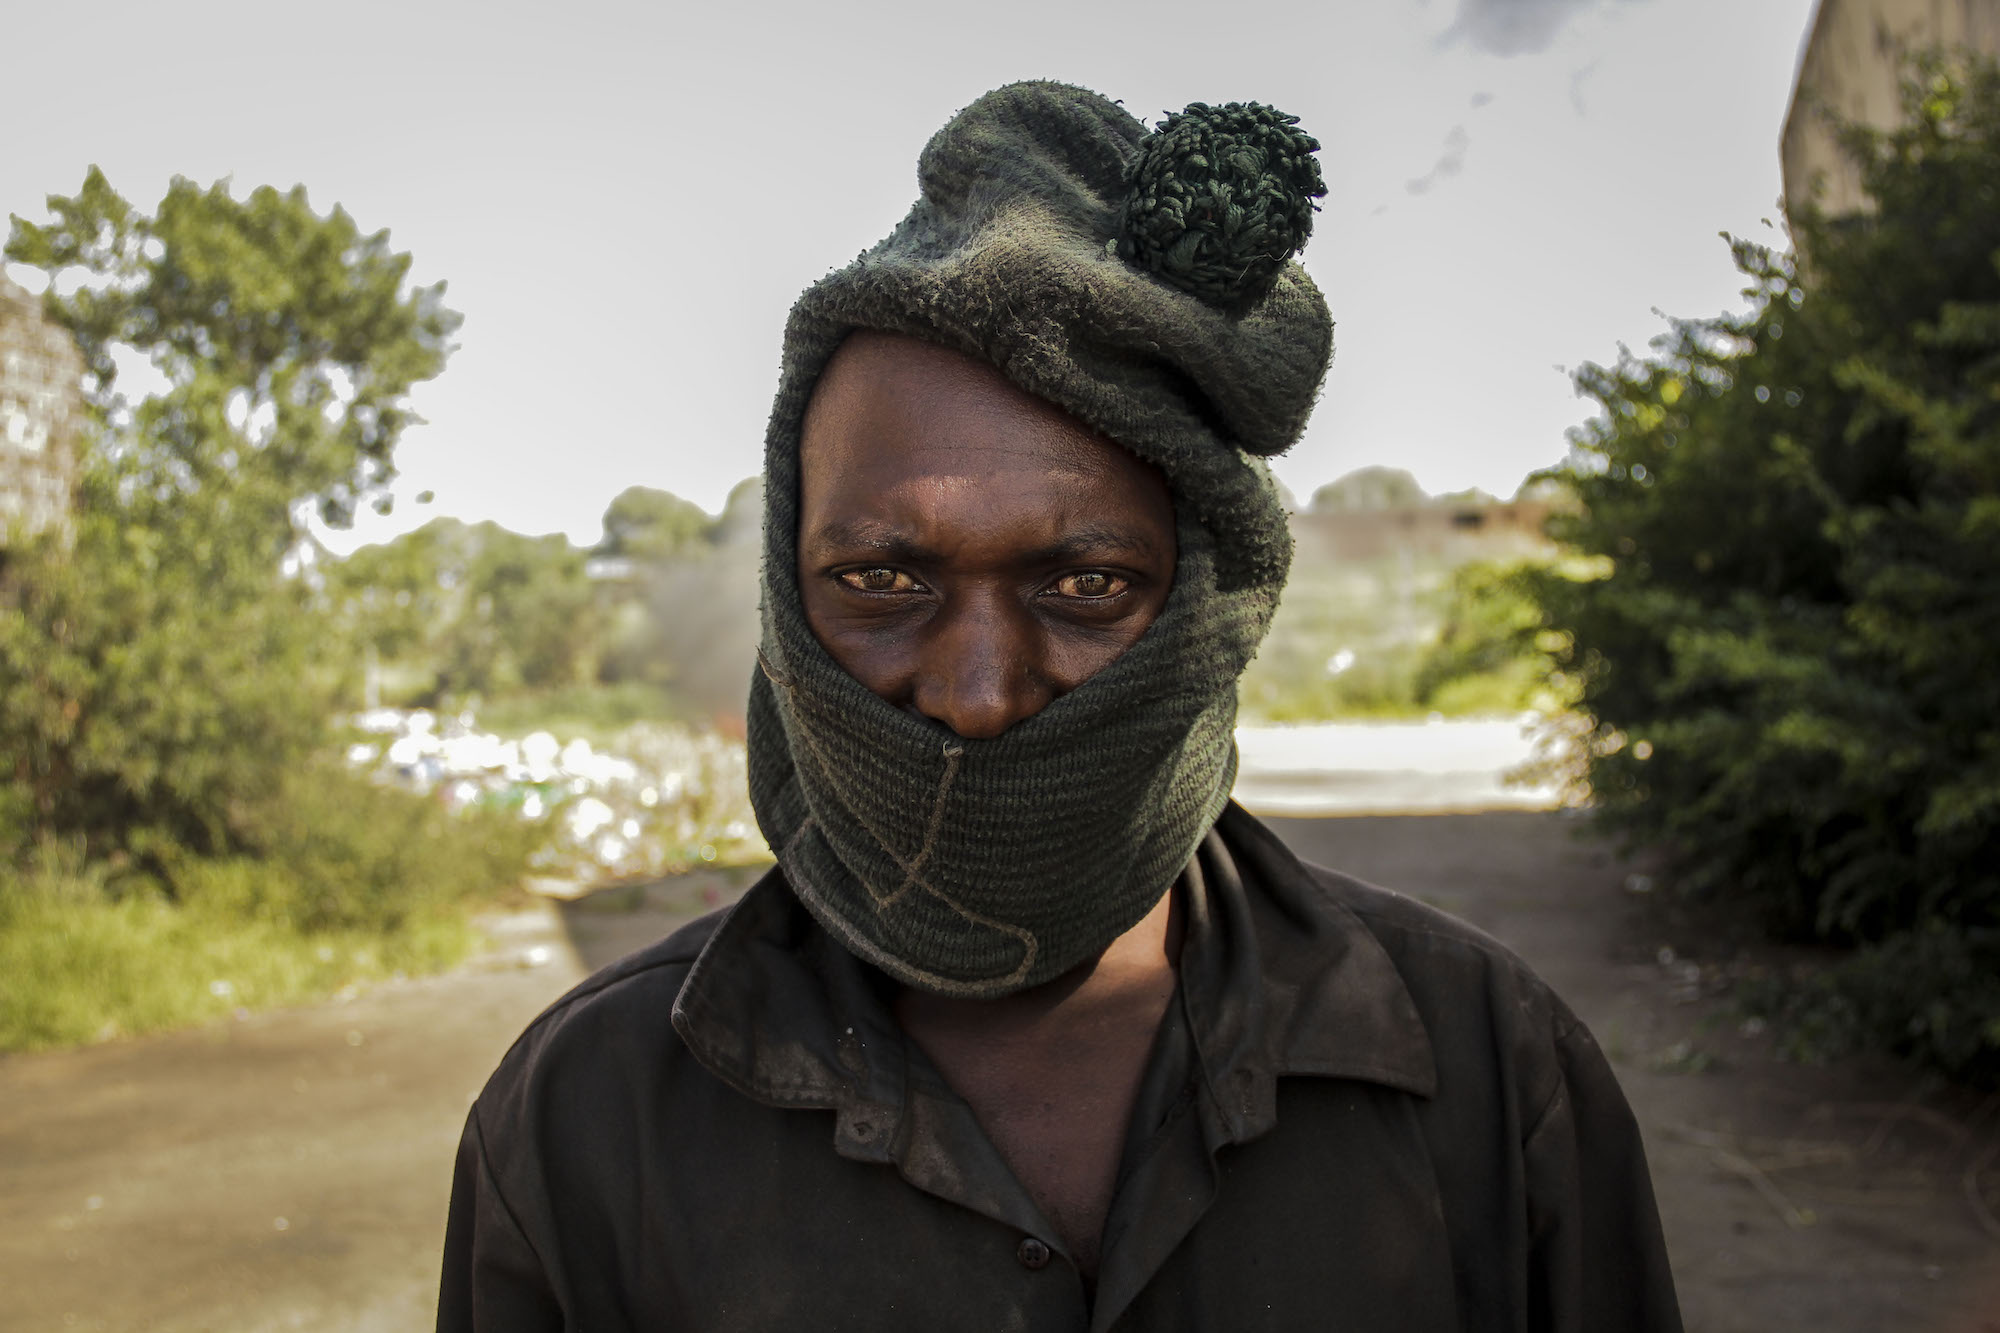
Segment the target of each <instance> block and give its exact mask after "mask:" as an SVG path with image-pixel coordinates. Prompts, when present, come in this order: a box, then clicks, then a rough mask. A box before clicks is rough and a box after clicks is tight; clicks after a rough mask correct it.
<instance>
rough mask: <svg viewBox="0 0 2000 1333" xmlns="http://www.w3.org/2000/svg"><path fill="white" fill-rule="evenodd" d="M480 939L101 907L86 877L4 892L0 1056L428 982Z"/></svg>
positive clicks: (146, 907)
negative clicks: (380, 983) (352, 988)
mask: <svg viewBox="0 0 2000 1333" xmlns="http://www.w3.org/2000/svg"><path fill="white" fill-rule="evenodd" d="M476 943H477V937H476V934H475V932H474V931H473V930H472V928H471V926H470V924H469V923H468V922H467V921H466V920H465V919H464V916H463V914H455V913H448V912H434V913H430V914H426V915H423V916H417V917H411V918H409V919H407V920H405V921H404V922H403V923H402V924H401V925H400V926H399V927H397V928H396V929H394V930H391V931H378V930H359V929H345V930H341V929H333V930H320V931H306V930H301V929H299V928H297V927H296V926H292V925H290V924H288V923H285V922H281V921H276V920H271V919H268V918H257V917H251V918H244V917H239V916H232V915H230V914H228V913H225V912H219V911H214V910H205V909H203V908H200V907H183V906H180V905H178V904H175V903H171V902H168V901H166V900H164V899H162V898H159V897H157V896H152V895H144V896H133V897H129V898H124V899H108V898H106V897H104V896H103V894H102V892H101V890H100V887H99V885H98V884H96V883H94V882H91V879H90V878H88V877H81V878H79V877H50V876H46V875H44V876H39V877H34V878H32V879H28V880H23V879H18V878H17V879H14V880H12V881H11V882H9V881H0V1050H9V1051H32V1050H41V1049H45V1048H47V1047H52V1046H71V1045H79V1044H83V1043H88V1042H95V1041H105V1040H108V1039H110V1038H113V1037H120V1036H136V1035H138V1034H140V1033H145V1032H158V1031H162V1030H165V1029H169V1028H180V1027H189V1026H193V1025H196V1024H200V1023H205V1022H208V1021H210V1020H213V1019H216V1018H220V1017H223V1016H225V1015H227V1014H230V1013H232V1012H234V1011H235V1010H237V1009H239V1008H247V1009H253V1010H254V1009H268V1008H272V1007H274V1006H278V1005H286V1004H296V1003H299V1002H301V1001H304V1000H309V999H314V998H317V997H319V996H323V995H328V994H332V993H333V992H335V991H338V990H339V989H341V988H342V987H344V986H348V985H353V984H356V983H359V982H366V981H372V980H377V979H379V978H383V977H387V976H392V975H394V974H396V973H399V972H405V973H420V972H434V971H437V970H439V969H441V968H445V967H449V966H451V965H452V964H453V963H455V962H457V961H459V960H460V959H462V958H464V957H465V956H466V954H467V953H468V952H470V950H471V949H472V948H473V946H474V945H475V944H476Z"/></svg>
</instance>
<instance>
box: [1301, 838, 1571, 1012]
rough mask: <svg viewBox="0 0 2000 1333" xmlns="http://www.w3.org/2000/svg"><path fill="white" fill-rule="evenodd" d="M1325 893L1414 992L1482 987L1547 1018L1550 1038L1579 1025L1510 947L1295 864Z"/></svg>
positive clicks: (1428, 909) (1435, 912) (1419, 906)
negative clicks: (1377, 946) (1358, 924)
mask: <svg viewBox="0 0 2000 1333" xmlns="http://www.w3.org/2000/svg"><path fill="white" fill-rule="evenodd" d="M1297 864H1298V866H1299V867H1300V869H1302V870H1303V871H1304V872H1305V873H1306V876H1307V877H1308V879H1309V880H1310V881H1311V883H1312V884H1313V886H1314V887H1315V888H1316V889H1317V890H1318V891H1319V893H1320V894H1321V895H1323V897H1324V898H1325V899H1327V900H1330V901H1331V902H1332V903H1334V904H1337V905H1338V906H1339V907H1342V908H1345V909H1346V910H1347V911H1348V912H1349V913H1351V914H1352V915H1353V916H1354V917H1355V918H1356V919H1358V920H1359V921H1360V922H1361V924H1362V926H1363V927H1365V928H1366V929H1367V931H1368V933H1369V934H1370V936H1372V937H1373V938H1374V940H1375V941H1376V943H1378V944H1380V945H1381V946H1382V948H1383V950H1384V951H1385V952H1386V953H1388V955H1389V957H1390V959H1391V961H1392V962H1394V964H1395V965H1396V969H1397V971H1398V972H1399V973H1400V974H1401V975H1402V977H1403V979H1404V982H1405V984H1407V985H1408V986H1409V987H1410V988H1411V989H1412V991H1419V990H1432V989H1436V988H1440V987H1442V988H1445V989H1447V990H1451V991H1455V992H1458V993H1460V994H1462V993H1463V992H1462V989H1461V988H1462V987H1464V986H1468V985H1470V986H1478V987H1480V988H1481V989H1483V990H1485V991H1487V992H1488V993H1489V994H1497V993H1499V992H1506V993H1507V994H1508V995H1510V996H1511V997H1512V998H1513V1001H1514V1003H1515V1004H1519V1005H1523V1006H1524V1007H1525V1009H1526V1010H1528V1011H1540V1012H1542V1013H1543V1014H1545V1015H1546V1019H1547V1022H1548V1024H1549V1030H1550V1032H1551V1035H1552V1036H1554V1038H1555V1039H1556V1040H1557V1041H1558V1042H1562V1041H1566V1040H1568V1039H1569V1038H1570V1037H1571V1036H1572V1034H1573V1033H1574V1032H1575V1031H1577V1030H1578V1029H1580V1028H1581V1026H1582V1025H1581V1023H1580V1022H1579V1021H1578V1020H1577V1018H1576V1016H1575V1015H1574V1014H1573V1013H1572V1012H1571V1011H1570V1009H1569V1006H1568V1005H1566V1004H1565V1003H1564V1002H1563V1000H1562V997H1561V996H1559V995H1557V994H1556V993H1555V991H1554V990H1553V989H1552V988H1551V987H1550V986H1549V984H1548V983H1547V982H1546V981H1544V980H1543V979H1542V978H1541V976H1540V975H1539V974H1538V973H1537V972H1536V971H1535V970H1534V969H1533V968H1532V967H1530V966H1529V965H1528V964H1527V963H1526V962H1525V961H1523V960H1522V958H1521V957H1520V955H1518V954H1516V953H1515V952H1514V951H1513V950H1512V949H1510V948H1508V947H1507V946H1506V945H1505V944H1502V943H1501V942H1500V941H1499V940H1496V939H1494V938H1493V937H1492V936H1491V935H1489V934H1487V933H1486V932H1485V931H1483V930H1481V929H1479V927H1477V926H1475V925H1473V924H1471V923H1470V922H1468V921H1464V920H1461V919H1460V918H1458V917H1455V916H1453V915H1452V914H1451V913H1449V912H1446V911H1444V910H1443V909H1441V908H1438V907H1433V906H1432V905H1430V904H1429V903H1426V902H1423V901H1420V900H1419V899H1416V898H1413V897H1411V896H1409V895H1408V894H1405V893H1400V892H1398V891H1396V890H1394V889H1388V888H1383V887H1382V886H1380V885H1377V884H1371V883H1369V882H1368V881H1366V880H1362V879H1357V878H1355V877H1354V876H1352V875H1349V874H1345V873H1343V872H1341V871H1338V870H1332V869H1329V868H1327V867H1325V866H1320V865H1314V864H1313V863H1312V862H1309V861H1303V860H1301V861H1299V862H1297Z"/></svg>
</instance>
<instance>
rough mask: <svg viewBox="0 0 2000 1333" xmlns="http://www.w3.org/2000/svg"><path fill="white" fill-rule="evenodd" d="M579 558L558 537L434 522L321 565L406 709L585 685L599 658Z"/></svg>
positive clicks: (590, 596) (591, 594)
mask: <svg viewBox="0 0 2000 1333" xmlns="http://www.w3.org/2000/svg"><path fill="white" fill-rule="evenodd" d="M586 554H587V553H586V552H584V551H581V550H578V549H577V548H576V547H574V546H571V545H570V543H569V541H568V540H567V539H566V538H564V537H563V536H561V535H560V534H555V535H550V536H545V537H525V536H522V535H521V534H519V533H516V532H511V531H509V530H508V529H506V528H503V527H501V526H500V525H499V524H497V523H491V522H486V523H471V524H468V523H462V522H460V521H459V520H457V519H453V518H439V519H433V520H432V521H431V522H429V523H426V524H425V525H424V526H423V527H421V528H418V529H417V530H416V531H414V532H408V533H405V534H403V535H402V536H400V537H397V538H396V539H395V540H393V541H390V542H384V543H381V544H379V545H373V546H364V547H362V548H361V549H360V550H358V551H356V552H354V554H353V555H351V556H349V557H348V558H347V559H345V560H342V561H338V562H333V563H329V564H328V565H327V566H326V567H325V571H324V573H325V579H326V585H325V586H326V597H327V600H328V602H329V603H330V604H331V605H332V607H333V608H334V610H335V612H336V615H337V617H338V618H339V619H340V620H341V621H342V622H343V623H344V624H345V625H346V626H347V629H348V632H349V633H350V634H351V635H353V636H354V637H356V638H357V639H358V640H359V641H360V642H361V643H362V644H363V645H364V646H367V647H370V648H373V649H374V650H375V652H376V653H377V654H378V656H379V658H380V660H381V661H383V662H384V663H387V664H393V665H395V666H398V667H400V668H402V674H403V676H404V678H405V679H406V680H408V681H411V682H413V683H415V682H420V683H415V684H414V688H413V689H410V690H408V691H406V693H407V694H408V695H409V696H410V698H411V701H412V702H421V703H426V704H437V703H447V702H449V703H452V704H457V703H461V702H468V701H471V700H475V699H491V698H495V697H500V696H506V695H512V694H519V693H521V692H523V691H534V690H549V689H561V688H565V687H569V686H578V685H585V684H588V683H590V682H591V681H592V680H594V679H595V678H596V675H597V667H598V660H599V658H600V656H601V655H602V652H603V647H602V642H601V641H602V639H603V629H602V622H603V619H604V617H603V613H602V609H601V607H600V605H599V597H598V594H597V590H596V589H595V588H594V587H593V586H592V584H591V581H590V579H589V578H588V577H587V575H586V574H585V570H584V565H585V558H586Z"/></svg>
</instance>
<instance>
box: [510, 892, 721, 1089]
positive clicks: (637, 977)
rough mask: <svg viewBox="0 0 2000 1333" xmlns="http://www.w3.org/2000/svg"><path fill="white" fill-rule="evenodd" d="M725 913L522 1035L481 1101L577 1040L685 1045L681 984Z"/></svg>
mask: <svg viewBox="0 0 2000 1333" xmlns="http://www.w3.org/2000/svg"><path fill="white" fill-rule="evenodd" d="M735 907H736V905H735V904H734V903H731V904H728V905H726V906H723V907H719V908H717V909H715V910H714V911H712V912H708V913H706V914H704V915H702V916H700V917H697V918H695V919H694V920H693V921H690V922H688V923H687V924H685V925H683V926H681V927H680V928H678V929H677V930H675V931H673V932H672V933H671V934H669V935H667V936H666V937H665V938H664V939H661V940H659V941H658V942H657V943H654V944H649V945H647V946H646V947H645V948H643V949H639V950H636V951H635V952H632V953H629V954H627V955H625V956H624V957H623V958H620V959H617V960H616V961H614V962H610V963H607V964H605V965H604V966H603V967H601V968H599V969H598V970H597V971H595V972H593V973H591V974H590V975H589V976H588V977H585V978H584V979H583V980H582V981H580V982H578V983H577V984H576V985H575V986H573V987H571V988H570V989H569V991H568V992H566V993H565V994H564V995H563V996H562V997H561V998H559V999H557V1000H556V1001H555V1002H554V1003H553V1004H551V1005H549V1007H548V1008H546V1009H544V1010H542V1012H541V1013H540V1014H539V1015H537V1016H536V1017H535V1018H534V1019H533V1021H531V1022H530V1023H529V1024H528V1026H527V1027H526V1028H525V1029H523V1030H522V1032H521V1035H520V1036H519V1037H516V1038H515V1039H514V1044H513V1045H512V1046H511V1047H509V1048H508V1051H507V1054H506V1055H504V1056H502V1057H501V1060H500V1064H499V1067H498V1068H497V1069H496V1070H495V1071H494V1074H493V1077H492V1078H491V1079H490V1080H489V1081H488V1083H487V1089H486V1093H485V1094H484V1095H483V1096H482V1100H486V1099H488V1098H491V1097H492V1096H493V1095H494V1094H495V1093H496V1091H497V1090H499V1089H500V1088H502V1087H504V1086H506V1085H508V1084H510V1083H513V1082H517V1081H519V1080H520V1079H521V1078H523V1077H527V1076H529V1072H530V1067H531V1066H534V1065H538V1064H541V1063H542V1062H543V1061H544V1060H545V1059H548V1058H550V1057H551V1056H553V1055H555V1054H556V1052H557V1050H558V1048H561V1047H564V1046H568V1045H571V1044H572V1039H576V1040H581V1041H584V1042H589V1041H590V1040H592V1039H593V1038H596V1037H598V1036H601V1035H602V1034H603V1033H604V1031H605V1030H606V1029H607V1028H611V1029H615V1030H618V1031H620V1032H621V1033H623V1034H625V1035H626V1036H628V1037H634V1038H639V1039H642V1040H643V1039H645V1038H646V1037H647V1036H653V1037H657V1038H658V1039H660V1040H667V1041H672V1042H675V1043H678V1041H679V1037H678V1036H677V1035H675V1034H674V1032H673V1025H672V1021H671V1015H672V1013H673V1006H674V999H675V997H676V996H678V995H679V994H680V989H681V983H682V982H684V981H686V980H687V975H688V971H689V969H690V968H692V967H693V966H694V962H695V959H696V958H697V957H699V956H700V954H701V951H702V948H703V946H704V945H706V944H707V943H708V941H709V938H710V937H711V936H712V935H714V934H715V932H716V930H717V928H718V927H720V926H721V924H722V923H723V921H725V920H726V919H728V916H729V914H730V913H731V912H732V911H734V910H735Z"/></svg>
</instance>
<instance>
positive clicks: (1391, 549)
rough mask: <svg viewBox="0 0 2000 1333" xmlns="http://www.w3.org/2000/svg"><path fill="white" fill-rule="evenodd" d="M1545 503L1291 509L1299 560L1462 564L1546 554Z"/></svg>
mask: <svg viewBox="0 0 2000 1333" xmlns="http://www.w3.org/2000/svg"><path fill="white" fill-rule="evenodd" d="M1548 516H1549V505H1548V503H1547V502H1546V501H1542V500H1503V501H1500V502H1498V503H1495V504H1483V505H1453V504H1430V505H1404V506H1400V507H1398V508H1394V509H1368V510H1356V511H1353V512H1348V513H1333V514H1315V513H1299V514H1293V515H1292V540H1293V541H1294V542H1295V543H1296V544H1297V546H1298V552H1297V555H1296V560H1297V562H1298V564H1299V565H1301V566H1312V565H1352V564H1356V563H1359V562H1363V561H1368V560H1379V559H1382V558H1384V557H1387V556H1394V555H1403V554H1409V555H1412V556H1420V557H1423V558H1425V559H1426V560H1435V561H1441V562H1444V563H1449V564H1464V563H1469V562H1471V561H1474V560H1504V559H1509V558H1520V557H1525V556H1533V555H1542V554H1546V553H1547V552H1548V551H1549V550H1550V549H1551V548H1552V546H1553V543H1551V542H1550V541H1549V539H1548V538H1547V537H1546V536H1544V535H1543V533H1542V525H1543V523H1544V522H1545V521H1546V520H1547V519H1548Z"/></svg>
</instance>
